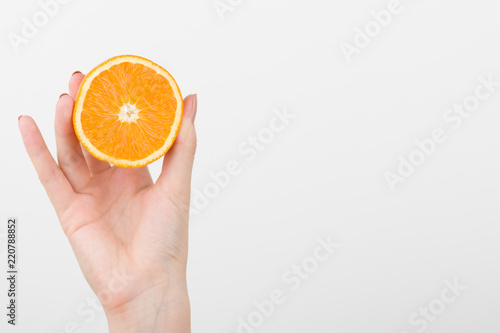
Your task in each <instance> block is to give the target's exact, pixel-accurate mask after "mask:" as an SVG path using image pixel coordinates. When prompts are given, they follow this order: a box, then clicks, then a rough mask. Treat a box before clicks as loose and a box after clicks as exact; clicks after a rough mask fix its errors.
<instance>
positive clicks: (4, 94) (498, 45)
mask: <svg viewBox="0 0 500 333" xmlns="http://www.w3.org/2000/svg"><path fill="white" fill-rule="evenodd" d="M44 1H45V0H44ZM227 1H228V0H224V1H223V2H227ZM388 2H389V1H387V0H377V1H368V0H356V1H352V0H336V1H326V0H323V1H320V0H315V1H312V0H311V1H297V0H252V1H250V0H243V1H241V2H240V4H238V1H236V0H233V1H232V3H233V4H235V5H233V6H232V8H233V10H232V11H228V12H226V13H224V14H223V15H222V18H223V19H222V18H221V16H220V15H218V13H217V11H216V9H215V8H214V4H213V1H212V0H183V1H180V0H178V1H173V0H170V1H152V0H146V1H140V2H139V1H124V0H120V1H118V0H113V1H99V0H85V1H83V0H72V1H69V3H68V4H64V5H60V6H59V7H60V8H59V11H58V13H57V14H56V15H55V16H54V17H51V18H50V19H49V20H48V22H47V24H46V25H45V26H43V27H41V28H39V31H38V33H37V34H36V35H35V36H33V37H32V38H29V39H28V40H27V43H25V44H22V45H20V46H19V48H18V49H19V50H18V52H16V51H15V48H14V47H13V46H12V44H11V42H10V41H9V34H10V33H14V34H18V35H21V28H22V25H23V18H27V19H28V20H31V21H32V20H33V19H32V17H33V15H35V14H36V13H38V12H40V11H41V10H42V9H41V6H40V4H39V3H38V2H37V1H35V0H25V1H3V3H2V9H1V10H0V22H1V23H0V29H1V31H0V37H1V38H0V47H1V50H2V52H1V53H0V73H1V78H0V97H1V104H2V111H1V112H2V120H1V121H0V133H1V140H0V145H1V146H0V151H1V156H2V157H1V168H2V172H1V173H0V177H1V178H0V180H1V183H0V205H1V206H0V208H1V211H0V217H1V219H2V225H1V228H0V233H4V234H5V231H6V228H5V221H6V219H7V217H10V216H16V217H18V218H19V221H20V222H19V223H20V227H19V246H20V254H19V256H20V264H19V265H20V278H19V285H18V287H19V290H20V294H19V295H20V296H19V300H18V303H19V310H18V326H16V327H11V326H10V325H7V324H6V316H5V312H6V309H5V307H4V304H6V302H7V296H6V290H7V284H6V280H5V278H4V277H3V276H4V273H1V274H0V277H1V281H2V282H1V283H0V288H1V289H0V290H1V292H0V304H2V309H4V310H1V311H0V312H1V313H0V318H2V319H1V324H0V331H1V332H30V333H31V332H54V333H61V332H107V326H106V319H105V317H104V314H103V313H102V312H99V311H90V313H95V318H92V315H91V314H87V315H84V316H82V315H79V314H78V313H77V309H78V308H80V307H82V304H85V302H86V301H87V299H93V298H95V296H94V295H93V293H92V291H91V290H90V288H89V287H88V285H87V283H86V281H85V279H84V278H83V276H82V274H81V272H80V270H79V267H78V265H77V262H76V260H75V258H74V256H73V253H72V250H71V248H70V246H69V244H68V241H67V240H66V238H65V236H64V234H63V232H62V231H61V228H60V226H59V223H58V221H57V218H56V215H55V213H54V211H53V209H52V207H51V205H50V202H49V200H48V199H47V197H46V195H45V192H44V190H43V188H42V186H41V185H40V183H39V181H38V179H37V176H36V174H35V171H34V169H33V167H32V165H31V163H30V161H29V159H28V157H27V155H26V153H25V151H24V147H23V145H22V141H21V137H20V135H19V132H18V128H17V117H18V116H19V115H20V114H29V115H31V116H33V117H34V118H35V120H36V121H37V123H38V125H39V126H40V128H41V131H42V133H43V134H44V136H45V139H46V141H47V144H48V145H49V147H50V149H51V151H52V152H53V153H55V142H54V136H53V119H54V105H55V102H56V101H57V98H58V96H59V95H60V94H61V93H63V92H65V91H66V90H67V82H68V80H69V77H70V75H71V73H73V72H74V71H75V70H80V71H82V72H84V73H86V72H88V71H89V70H90V69H92V68H93V67H94V66H96V65H97V64H99V63H100V62H102V61H104V60H106V59H108V58H110V57H112V56H115V55H120V54H137V55H141V56H144V57H147V58H150V59H151V60H153V61H155V62H157V63H159V64H160V65H162V66H163V67H165V68H166V69H167V70H168V71H170V73H171V74H172V75H173V76H174V77H175V79H176V80H177V82H178V84H179V86H180V88H181V91H182V93H183V95H188V94H190V93H198V100H199V107H198V115H197V119H196V122H197V130H198V133H199V134H198V140H199V144H198V152H197V158H196V162H195V169H194V183H193V188H194V189H198V190H200V191H203V189H204V186H205V185H206V184H207V183H209V182H210V181H211V178H210V173H211V172H218V171H220V170H223V169H224V167H225V165H226V163H227V162H228V161H231V160H237V161H239V162H240V164H241V167H242V172H241V173H240V174H239V175H238V176H235V177H232V179H231V183H230V185H229V186H227V187H226V188H224V189H222V190H221V191H220V194H218V195H217V196H216V197H215V198H213V199H211V200H210V204H209V206H208V207H207V208H205V209H202V210H201V212H200V213H199V214H198V215H194V216H193V218H192V220H191V234H190V261H189V267H188V270H189V271H188V279H189V288H190V296H191V302H192V323H193V332H203V333H229V332H237V325H238V321H237V320H238V317H242V318H247V317H248V315H249V314H251V313H252V312H253V311H255V306H254V305H253V302H254V301H262V300H264V299H268V298H269V295H270V293H271V291H272V290H273V289H281V290H283V291H284V292H285V294H286V301H285V303H284V304H281V305H279V306H277V307H276V309H275V311H274V313H273V314H272V315H271V316H270V317H268V318H265V320H264V322H263V323H260V324H259V325H257V326H258V327H256V328H254V329H253V330H254V331H255V332H259V333H266V332H267V333H270V332H287V333H292V332H294V333H295V332H297V333H299V332H300V333H302V332H318V333H323V332H324V333H327V332H328V333H333V332H343V333H344V332H345V333H351V332H352V333H364V332H370V333H379V332H380V333H401V332H408V333H413V332H417V329H419V328H422V326H420V325H418V326H417V325H412V324H411V323H410V321H409V318H410V316H411V315H412V313H414V312H415V311H418V310H419V308H420V307H428V306H429V303H430V302H433V301H434V305H436V304H438V305H439V302H440V301H439V298H440V297H441V291H442V290H443V289H445V288H446V284H445V282H444V281H445V280H449V281H450V282H453V281H454V279H457V280H458V282H459V283H460V284H461V285H465V286H467V289H466V290H464V291H462V292H461V294H460V295H459V296H458V297H456V299H455V301H454V302H452V303H451V304H446V308H445V310H444V312H443V313H442V314H439V315H437V316H435V317H436V318H435V319H434V320H433V321H432V322H429V323H428V324H429V325H428V327H427V328H426V330H425V331H426V332H444V333H448V332H450V333H463V332H481V333H498V332H499V331H500V323H499V322H498V313H499V311H500V302H499V301H500V288H499V285H498V281H500V269H499V263H500V260H499V259H500V252H499V250H500V246H499V241H498V232H499V231H500V228H499V227H498V224H499V217H500V208H499V199H500V176H499V171H500V159H499V157H498V154H499V146H500V137H499V135H498V125H499V121H500V115H499V112H498V111H499V110H500V88H499V87H497V88H496V89H497V90H496V92H495V93H494V94H493V95H492V96H491V97H490V98H488V99H487V100H485V101H482V102H481V104H480V106H479V108H478V109H477V110H476V111H475V112H474V113H473V114H472V115H471V116H470V118H468V119H466V120H464V121H463V123H462V125H461V127H460V128H458V129H453V128H452V127H451V126H450V123H447V122H445V121H444V119H443V115H444V114H445V112H446V111H447V109H449V108H451V107H453V105H454V104H455V103H462V102H463V101H464V99H465V98H467V97H468V96H471V95H473V94H474V90H475V89H476V87H477V86H478V85H479V80H478V78H479V77H480V76H483V77H488V76H489V75H493V78H494V79H496V80H499V81H500V68H499V64H500V39H499V35H500V20H499V18H498V11H499V9H500V7H499V5H498V3H497V2H496V1H491V0H474V1H472V0H469V1H466V0H401V5H400V6H401V8H402V12H401V13H400V14H398V15H395V16H394V17H393V18H392V21H391V23H390V24H389V25H388V26H386V27H384V28H383V29H382V31H381V32H380V33H379V34H378V35H377V36H375V37H374V38H373V39H372V41H371V43H370V45H369V46H368V47H366V48H363V49H361V50H360V52H359V54H355V55H354V56H353V57H352V62H350V63H349V62H348V61H347V59H346V57H345V56H344V54H343V53H342V51H341V48H340V45H341V44H342V43H343V42H345V43H350V44H353V43H354V38H355V34H356V32H355V29H356V28H357V27H359V28H360V29H363V28H364V27H365V25H366V24H367V23H369V22H370V21H372V20H373V18H372V16H371V15H370V12H371V11H373V10H375V11H379V10H382V9H384V8H386V7H387V4H388ZM275 108H278V109H283V108H286V110H287V111H288V112H289V113H291V114H294V115H295V116H296V118H295V119H293V120H292V121H291V122H290V124H289V125H288V126H287V127H286V128H285V130H283V131H282V132H280V133H276V135H275V137H274V140H273V141H272V142H270V143H269V144H267V145H266V148H265V149H264V150H263V151H260V152H258V154H257V156H256V158H255V159H254V160H252V161H247V160H246V158H247V157H248V155H242V154H240V153H239V152H238V146H239V145H240V144H242V143H244V142H245V141H246V140H247V138H248V137H249V136H255V135H258V134H259V133H260V132H261V131H262V129H263V128H265V127H267V126H268V124H269V121H270V119H271V118H272V117H273V115H274V113H273V109H275ZM435 128H442V129H443V130H444V131H445V132H446V135H447V138H448V139H447V140H446V142H444V143H442V144H439V145H437V147H436V149H435V151H434V153H433V154H432V155H431V156H429V157H428V158H426V160H425V161H424V163H423V164H422V165H421V166H419V167H417V168H416V170H415V171H414V173H413V174H412V175H411V176H409V177H408V178H407V179H406V181H405V182H404V183H399V184H397V185H396V189H395V191H391V190H390V188H389V186H388V183H387V182H386V179H385V178H384V173H385V172H388V171H390V172H396V171H397V167H398V163H399V160H398V158H399V156H400V155H401V156H403V157H406V158H408V156H409V154H410V153H412V152H413V151H415V150H416V149H417V148H416V145H415V143H414V141H415V140H423V139H425V138H428V137H430V135H431V132H432V131H433V129H435ZM160 166H161V162H156V163H154V164H152V165H151V166H150V169H151V171H152V172H153V174H154V175H155V176H157V175H158V173H159V170H160ZM328 235H329V236H330V237H331V238H332V239H334V240H335V241H337V242H339V243H341V247H340V248H339V249H338V250H336V251H335V253H333V255H332V256H331V257H330V258H329V259H328V260H326V261H325V262H322V263H320V264H319V267H318V269H317V270H316V271H314V272H313V273H311V274H310V277H309V278H308V279H306V280H303V281H302V284H301V286H300V288H299V289H298V290H297V291H295V292H293V291H290V286H291V285H290V284H287V283H285V282H284V281H283V279H282V275H283V274H285V273H286V272H287V270H289V269H290V268H291V266H292V265H294V264H301V263H302V261H303V260H304V259H306V258H308V257H309V256H311V255H312V254H313V251H314V249H315V247H316V246H317V241H316V239H317V237H321V238H323V239H325V238H326V237H327V236H328ZM0 246H1V251H0V253H1V267H2V271H3V272H5V269H6V259H5V258H6V245H5V240H2V243H1V244H0ZM145 260H147V258H145ZM436 300H437V301H436ZM83 308H84V309H87V310H88V309H90V308H89V307H85V305H83ZM87 313H88V312H87ZM72 322H73V323H74V324H71V323H72ZM67 325H69V327H71V325H76V326H77V327H78V328H77V329H76V330H72V329H66V328H67V327H68V326H67ZM241 332H244V331H241Z"/></svg>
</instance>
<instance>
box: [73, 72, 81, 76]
mask: <svg viewBox="0 0 500 333" xmlns="http://www.w3.org/2000/svg"><path fill="white" fill-rule="evenodd" d="M75 74H82V72H80V71H76V72H74V73H73V74H71V76H73V75H75Z"/></svg>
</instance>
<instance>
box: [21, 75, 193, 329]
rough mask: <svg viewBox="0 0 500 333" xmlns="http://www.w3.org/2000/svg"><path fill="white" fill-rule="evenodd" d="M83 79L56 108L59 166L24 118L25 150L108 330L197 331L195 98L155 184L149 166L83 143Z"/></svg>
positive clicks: (76, 78) (186, 106) (189, 99)
mask: <svg viewBox="0 0 500 333" xmlns="http://www.w3.org/2000/svg"><path fill="white" fill-rule="evenodd" d="M83 78H84V75H83V74H81V73H79V72H77V73H75V74H74V75H73V76H72V77H71V79H70V82H69V95H68V94H63V95H62V96H61V97H60V98H59V100H58V102H57V106H56V116H55V136H56V144H57V159H58V164H57V163H56V162H55V161H54V158H53V157H52V155H51V154H50V152H49V150H48V149H47V146H46V145H45V142H44V140H43V138H42V135H41V134H40V131H39V130H38V127H37V125H36V124H35V122H34V120H33V119H32V118H31V117H29V116H22V117H20V118H19V128H20V131H21V135H22V137H23V141H24V145H25V147H26V150H27V152H28V154H29V156H30V158H31V161H32V163H33V165H34V166H35V169H36V171H37V173H38V177H39V178H40V181H41V183H42V184H43V186H44V187H45V190H46V192H47V194H48V196H49V198H50V200H51V202H52V205H53V206H54V208H55V210H56V213H57V216H58V218H59V221H60V222H61V226H62V228H63V230H64V232H65V234H66V236H67V237H68V239H69V242H70V244H71V246H72V248H73V251H74V252H75V255H76V258H77V260H78V263H79V265H80V267H81V269H82V272H83V274H84V276H85V278H86V279H87V281H88V283H89V285H90V286H91V288H92V289H93V290H94V292H95V293H96V295H97V296H98V298H99V300H100V302H101V304H102V306H103V308H104V311H105V313H106V316H107V319H108V325H109V330H110V332H120V333H123V332H141V333H145V332H167V331H168V332H169V333H177V332H182V333H185V332H190V310H189V298H188V293H187V286H186V263H187V249H188V221H189V199H190V188H191V171H192V166H193V160H194V154H195V150H196V133H195V128H194V119H195V116H196V106H197V101H196V95H190V96H187V97H186V98H185V100H184V116H183V121H182V124H181V128H180V130H179V134H178V136H177V139H176V141H175V143H174V145H173V146H172V148H171V149H170V151H168V152H167V154H166V155H165V157H164V159H163V167H162V172H161V175H160V177H159V178H158V180H157V181H156V183H154V182H153V180H152V179H151V175H150V174H149V170H148V168H147V166H146V167H142V168H138V169H123V168H118V167H111V166H110V165H109V164H108V163H107V162H104V161H100V160H98V159H96V158H94V157H93V156H91V155H90V154H89V153H88V152H87V151H86V150H85V149H84V148H82V146H81V145H80V143H79V141H78V139H77V138H76V135H75V132H74V130H73V125H72V112H73V104H74V100H75V97H76V94H77V92H78V88H79V86H80V84H81V82H82V80H83Z"/></svg>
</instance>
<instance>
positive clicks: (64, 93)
mask: <svg viewBox="0 0 500 333" xmlns="http://www.w3.org/2000/svg"><path fill="white" fill-rule="evenodd" d="M64 95H67V94H66V93H64V94H61V96H59V98H61V97H63V96H64Z"/></svg>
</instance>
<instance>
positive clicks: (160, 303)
mask: <svg viewBox="0 0 500 333" xmlns="http://www.w3.org/2000/svg"><path fill="white" fill-rule="evenodd" d="M105 313H106V317H107V319H108V326H109V332H110V333H136V332H137V333H139V332H140V333H162V332H167V333H190V332H191V324H190V305H189V296H188V291H187V284H186V282H185V281H182V282H176V283H175V284H169V285H168V286H156V287H152V288H150V289H148V290H146V291H145V292H143V293H141V294H140V295H139V296H137V297H135V298H134V299H132V300H130V301H128V302H126V303H124V304H120V305H118V306H116V307H115V308H113V309H105Z"/></svg>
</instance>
